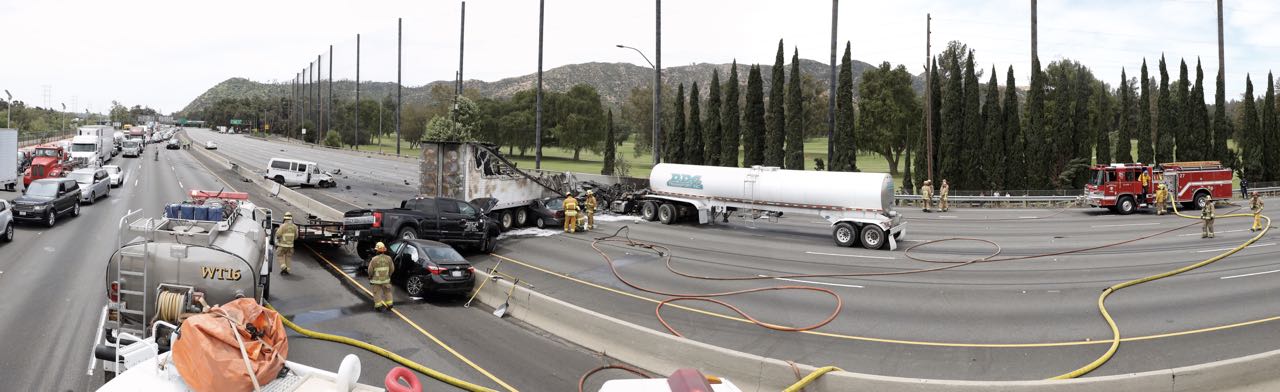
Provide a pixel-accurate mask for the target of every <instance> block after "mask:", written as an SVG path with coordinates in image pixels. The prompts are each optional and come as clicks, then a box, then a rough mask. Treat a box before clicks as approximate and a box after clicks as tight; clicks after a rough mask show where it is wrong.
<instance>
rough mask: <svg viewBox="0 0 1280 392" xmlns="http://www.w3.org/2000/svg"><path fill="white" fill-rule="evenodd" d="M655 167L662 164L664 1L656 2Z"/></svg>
mask: <svg viewBox="0 0 1280 392" xmlns="http://www.w3.org/2000/svg"><path fill="white" fill-rule="evenodd" d="M654 1H655V5H654V17H653V20H654V29H653V40H654V45H653V47H654V49H653V51H654V56H653V57H654V63H655V65H654V66H653V165H654V166H657V165H658V163H659V162H662V144H661V140H662V121H661V120H662V0H654Z"/></svg>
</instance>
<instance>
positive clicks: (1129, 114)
mask: <svg viewBox="0 0 1280 392" xmlns="http://www.w3.org/2000/svg"><path fill="white" fill-rule="evenodd" d="M1119 93H1120V107H1119V108H1117V110H1116V111H1117V112H1118V113H1119V116H1117V117H1118V118H1117V120H1116V147H1115V148H1114V149H1112V150H1113V151H1112V153H1113V154H1112V155H1114V158H1112V159H1111V162H1113V163H1129V162H1134V160H1133V129H1134V125H1133V108H1132V106H1133V93H1132V91H1131V90H1130V88H1129V77H1128V76H1127V75H1126V74H1125V71H1124V69H1123V68H1121V69H1120V91H1119ZM1099 160H1101V157H1099Z"/></svg>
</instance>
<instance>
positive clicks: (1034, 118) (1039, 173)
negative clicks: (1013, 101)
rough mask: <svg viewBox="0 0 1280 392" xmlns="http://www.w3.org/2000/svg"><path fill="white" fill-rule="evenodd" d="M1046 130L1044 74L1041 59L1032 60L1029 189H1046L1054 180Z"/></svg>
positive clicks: (1029, 96) (1028, 139) (1028, 122)
mask: <svg viewBox="0 0 1280 392" xmlns="http://www.w3.org/2000/svg"><path fill="white" fill-rule="evenodd" d="M1046 136H1047V135H1045V129H1044V72H1041V71H1040V59H1039V58H1037V57H1032V58H1031V87H1030V89H1029V90H1028V91H1027V130H1026V140H1027V187H1028V188H1030V189H1046V188H1049V187H1050V185H1051V181H1050V180H1051V179H1052V178H1053V177H1052V176H1053V175H1052V174H1051V173H1049V172H1050V171H1051V169H1050V166H1049V155H1048V154H1049V151H1050V149H1049V147H1048V146H1047V143H1046V142H1047V140H1048V138H1047V137H1046Z"/></svg>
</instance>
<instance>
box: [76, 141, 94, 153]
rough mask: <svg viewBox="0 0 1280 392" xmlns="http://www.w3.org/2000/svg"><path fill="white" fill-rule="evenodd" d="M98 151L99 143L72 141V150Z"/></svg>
mask: <svg viewBox="0 0 1280 392" xmlns="http://www.w3.org/2000/svg"><path fill="white" fill-rule="evenodd" d="M94 151H98V145H97V144H93V143H72V144H71V152H94Z"/></svg>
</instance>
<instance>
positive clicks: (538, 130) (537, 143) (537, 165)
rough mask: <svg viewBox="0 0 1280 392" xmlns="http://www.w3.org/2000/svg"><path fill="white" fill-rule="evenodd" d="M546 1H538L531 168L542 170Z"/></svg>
mask: <svg viewBox="0 0 1280 392" xmlns="http://www.w3.org/2000/svg"><path fill="white" fill-rule="evenodd" d="M546 5H547V2H546V0H538V97H537V106H538V107H537V110H536V112H537V114H536V115H535V120H534V122H535V124H534V131H533V132H534V133H533V139H534V143H533V144H534V153H533V168H534V169H542V20H543V14H544V13H545V12H546Z"/></svg>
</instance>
